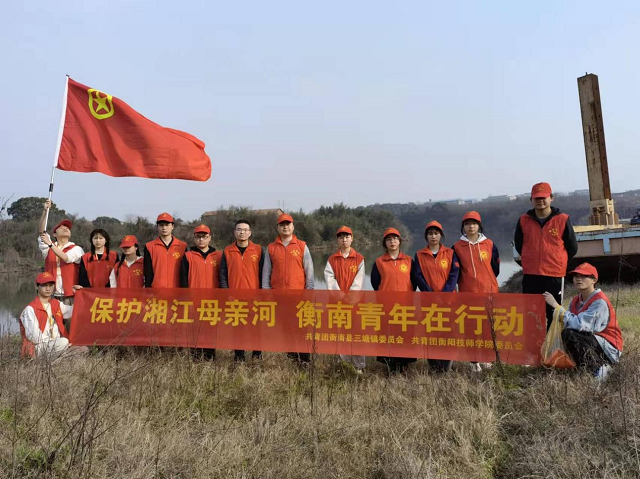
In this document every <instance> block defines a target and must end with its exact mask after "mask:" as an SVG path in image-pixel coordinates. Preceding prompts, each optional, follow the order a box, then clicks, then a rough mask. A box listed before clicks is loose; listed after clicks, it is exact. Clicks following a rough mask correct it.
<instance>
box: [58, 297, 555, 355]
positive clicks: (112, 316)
mask: <svg viewBox="0 0 640 479" xmlns="http://www.w3.org/2000/svg"><path fill="white" fill-rule="evenodd" d="M545 332H546V319H545V305H544V300H543V298H542V295H525V294H493V295H489V294H472V293H456V294H452V293H405V292H380V291H350V292H348V293H344V292H342V291H324V290H323V291H320V290H317V291H313V290H309V291H307V290H300V291H291V290H288V291H287V290H231V289H109V288H91V289H89V288H85V289H82V290H80V291H78V292H77V293H76V299H75V305H74V309H73V318H72V321H71V333H70V336H71V337H70V339H71V343H73V344H75V345H86V346H90V345H94V344H95V345H130V346H175V347H198V348H216V349H244V350H259V351H287V352H315V353H321V354H338V353H340V354H358V355H364V356H393V357H410V358H437V359H453V360H458V361H479V362H490V361H495V360H496V351H497V352H498V354H499V355H500V360H501V361H502V362H505V363H510V364H530V365H538V364H540V346H541V344H542V342H543V340H544V337H545Z"/></svg>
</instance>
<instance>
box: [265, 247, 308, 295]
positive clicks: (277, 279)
mask: <svg viewBox="0 0 640 479" xmlns="http://www.w3.org/2000/svg"><path fill="white" fill-rule="evenodd" d="M305 246H306V243H305V242H304V241H301V240H299V239H298V238H297V237H296V235H293V236H292V237H291V242H290V243H289V244H288V245H287V246H286V247H285V246H284V245H283V244H282V240H281V239H280V237H279V236H278V237H277V238H276V240H275V241H274V242H273V243H271V244H269V246H268V251H269V258H270V259H271V288H273V289H304V286H305V275H304V266H303V264H302V258H303V257H304V247H305Z"/></svg>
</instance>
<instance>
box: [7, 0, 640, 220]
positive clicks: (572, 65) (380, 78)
mask: <svg viewBox="0 0 640 479" xmlns="http://www.w3.org/2000/svg"><path fill="white" fill-rule="evenodd" d="M312 3H314V6H309V5H311V4H312ZM488 3H490V4H491V6H487V5H486V4H488ZM625 3H626V6H616V2H611V3H610V4H605V3H602V2H585V1H580V2H546V1H543V2H526V3H525V2H513V1H505V2H441V1H440V2H426V1H421V2H344V1H341V2H330V1H325V2H276V1H273V2H229V1H225V2H214V1H207V2H202V3H192V2H186V1H181V2H176V1H170V2H167V1H164V0H155V1H149V2H134V1H129V0H127V1H120V0H111V1H109V2H104V1H102V2H79V1H63V2H50V1H48V2H42V1H32V2H5V3H4V6H3V21H2V28H1V29H0V36H1V38H2V41H1V42H0V58H1V60H2V70H3V72H4V74H3V75H2V76H1V77H0V86H1V87H2V90H1V91H2V92H3V93H2V94H1V95H0V111H1V112H2V115H1V116H0V152H1V153H0V154H1V155H2V156H1V158H2V159H1V161H2V175H0V187H1V188H0V196H1V197H4V198H6V197H8V196H9V195H11V194H15V197H16V198H19V197H23V196H46V194H47V190H48V184H49V177H50V174H51V165H52V164H53V160H54V158H53V156H54V151H55V143H56V137H57V132H58V122H59V118H60V110H61V107H62V94H63V86H64V79H65V77H64V75H65V74H69V75H70V76H71V78H73V79H75V80H76V81H79V82H80V83H83V84H85V85H88V86H90V87H91V88H96V89H99V90H102V91H104V92H107V93H109V94H111V95H113V96H116V97H118V98H120V99H122V100H124V101H125V102H127V103H129V105H131V106H132V107H133V108H135V109H136V110H138V111H139V112H140V113H142V114H143V115H145V116H146V117H148V118H150V119H152V120H154V121H155V122H157V123H160V124H161V125H163V126H168V127H172V128H177V129H181V130H185V131H187V132H189V133H191V134H193V135H195V136H197V137H198V138H200V139H201V140H203V141H204V142H205V143H206V145H207V147H206V151H207V153H208V154H209V156H210V157H211V159H212V163H213V170H212V176H211V179H210V180H209V181H207V182H205V183H198V182H187V181H178V180H146V179H137V178H110V177H108V176H104V175H101V174H98V173H92V174H80V173H69V172H64V171H58V172H57V173H56V187H55V192H54V198H53V199H54V201H55V202H56V203H57V204H58V205H59V206H60V207H62V208H64V209H65V210H67V211H69V212H72V213H77V214H80V215H82V216H85V217H87V218H88V219H93V218H95V217H96V216H102V215H106V216H115V217H118V218H121V219H125V218H126V217H127V215H129V214H139V215H142V216H147V217H149V218H152V219H155V216H156V215H157V214H158V213H159V212H161V211H165V210H166V211H169V212H171V213H174V214H177V215H179V216H180V217H182V218H183V219H186V220H190V219H194V218H196V217H198V216H199V215H200V214H201V213H202V212H203V211H205V210H211V209H217V208H218V207H220V206H222V205H224V206H229V205H242V206H250V207H254V208H273V207H277V206H278V205H282V203H283V202H284V206H285V208H286V209H287V210H297V209H300V208H302V209H304V210H306V211H311V210H313V209H315V208H317V207H319V206H320V205H323V204H324V205H328V204H332V203H334V202H340V201H342V202H344V203H346V204H348V205H350V206H358V205H367V204H372V203H383V202H409V201H414V202H423V201H428V200H429V199H434V200H435V199H451V198H457V197H463V198H483V197H486V196H487V195H498V194H514V193H521V192H525V191H528V190H529V189H530V187H531V185H532V184H533V183H535V182H538V181H549V182H551V183H552V185H553V187H554V190H556V191H572V190H575V189H582V188H587V186H588V184H587V175H586V168H585V157H584V145H583V139H582V128H581V120H580V107H579V102H578V89H577V81H576V78H577V77H579V76H582V75H584V74H585V72H589V73H596V74H597V75H598V76H599V79H600V89H601V95H602V107H603V116H604V125H605V134H606V141H607V149H608V157H609V169H610V174H611V187H612V190H613V191H616V192H619V191H625V190H628V189H636V188H640V181H638V176H639V175H638V174H639V173H640V141H638V130H639V128H640V115H639V112H640V88H639V86H640V62H639V61H638V58H639V53H638V47H639V46H640V4H638V3H637V2H625ZM453 4H455V6H454V5H453Z"/></svg>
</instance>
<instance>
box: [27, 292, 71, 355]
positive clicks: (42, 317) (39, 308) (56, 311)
mask: <svg viewBox="0 0 640 479" xmlns="http://www.w3.org/2000/svg"><path fill="white" fill-rule="evenodd" d="M49 303H50V304H51V314H52V316H53V320H54V321H55V323H56V325H57V326H58V330H59V331H60V336H62V337H63V338H66V337H67V330H66V329H65V328H64V322H63V319H62V310H61V309H60V302H59V301H58V300H57V299H54V298H51V299H50V300H49ZM29 306H31V307H32V308H33V311H34V312H35V314H36V319H37V320H38V326H39V327H40V331H42V332H43V333H44V328H45V327H46V325H47V320H48V319H49V318H48V316H47V312H46V311H45V309H44V306H43V305H42V302H41V301H40V298H38V297H37V296H36V298H35V299H34V300H33V301H31V302H30V303H29ZM20 335H21V336H22V348H21V349H20V356H22V357H26V356H30V357H34V356H35V355H36V345H35V344H34V343H32V342H31V341H29V340H28V339H27V336H26V334H25V332H24V325H23V324H22V321H20Z"/></svg>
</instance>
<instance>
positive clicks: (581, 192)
mask: <svg viewBox="0 0 640 479" xmlns="http://www.w3.org/2000/svg"><path fill="white" fill-rule="evenodd" d="M588 194H589V189H588V188H587V189H586V190H575V191H572V192H571V193H569V196H586V195H588Z"/></svg>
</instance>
